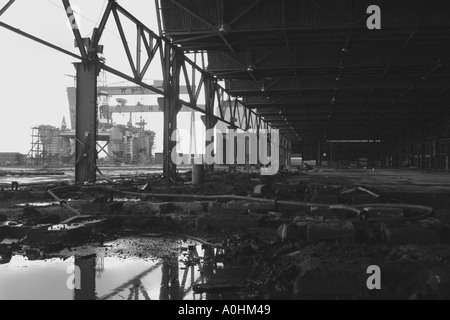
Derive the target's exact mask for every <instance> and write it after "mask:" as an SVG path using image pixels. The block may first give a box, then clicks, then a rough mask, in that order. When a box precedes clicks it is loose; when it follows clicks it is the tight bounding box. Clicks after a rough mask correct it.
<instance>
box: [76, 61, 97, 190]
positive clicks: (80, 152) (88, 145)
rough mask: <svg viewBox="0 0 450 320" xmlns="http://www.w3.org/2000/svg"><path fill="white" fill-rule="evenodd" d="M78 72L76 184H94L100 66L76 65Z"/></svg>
mask: <svg viewBox="0 0 450 320" xmlns="http://www.w3.org/2000/svg"><path fill="white" fill-rule="evenodd" d="M75 68H76V71H77V89H76V93H77V102H76V139H77V141H76V148H75V156H76V163H75V182H85V181H89V182H94V181H95V180H96V170H97V148H96V141H97V76H98V65H97V64H96V63H95V62H92V63H75Z"/></svg>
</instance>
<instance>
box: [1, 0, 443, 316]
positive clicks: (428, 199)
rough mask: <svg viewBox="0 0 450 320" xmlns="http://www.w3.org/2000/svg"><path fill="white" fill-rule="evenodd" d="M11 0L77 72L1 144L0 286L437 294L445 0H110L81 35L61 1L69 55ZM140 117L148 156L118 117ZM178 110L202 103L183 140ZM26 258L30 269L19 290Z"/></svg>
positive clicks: (109, 292)
mask: <svg viewBox="0 0 450 320" xmlns="http://www.w3.org/2000/svg"><path fill="white" fill-rule="evenodd" d="M17 1H20V0H17ZM15 2H16V1H15V0H9V1H6V5H5V6H4V7H3V8H2V9H0V27H2V28H5V29H7V30H9V31H11V32H13V33H16V34H17V37H25V38H27V39H28V40H29V41H34V42H38V43H40V44H41V45H44V46H47V47H49V48H50V49H52V50H53V51H52V52H54V54H56V55H68V56H70V57H72V58H73V59H74V66H75V69H76V77H75V86H74V87H69V88H67V96H68V108H69V110H70V119H69V122H66V119H64V120H63V121H62V125H61V127H60V128H56V127H52V126H47V125H41V126H38V127H35V128H33V133H32V137H31V138H32V142H31V146H32V147H31V151H30V153H29V154H28V156H25V155H20V154H13V153H8V154H6V153H5V154H0V187H2V189H1V190H0V299H21V298H30V299H36V298H38V299H74V300H78V299H84V300H96V299H98V300H109V299H112V300H126V299H128V300H228V299H230V300H304V299H306V300H309V299H327V300H329V299H333V300H334V299H338V300H344V299H351V300H355V299H356V300H358V299H364V300H422V299H433V300H446V299H449V298H450V266H449V264H450V212H449V210H448V208H449V206H450V173H449V156H450V148H449V146H450V136H449V130H450V108H449V99H450V5H449V4H448V3H447V2H446V1H444V0H435V1H432V2H429V3H428V2H425V1H423V0H385V1H382V0H373V1H368V0H239V1H238V0H217V1H211V0H155V12H153V13H151V14H152V17H153V15H154V17H155V18H156V19H157V22H158V26H159V30H151V29H150V28H148V27H147V26H146V25H145V23H144V22H142V21H140V20H139V19H137V18H136V17H135V16H134V15H133V14H132V13H131V12H130V11H128V10H127V4H126V3H125V2H123V4H122V3H121V4H119V3H118V2H117V1H115V0H108V1H105V5H104V10H103V14H102V16H101V19H99V22H98V26H97V27H96V28H95V29H94V30H93V32H92V33H91V35H90V36H89V37H83V36H82V34H81V33H80V31H79V30H78V27H77V24H76V20H77V16H76V15H75V14H74V12H73V11H72V9H71V3H70V1H69V0H62V1H60V4H61V7H62V9H64V10H61V14H63V15H64V14H66V15H67V18H68V19H69V21H70V22H71V24H72V33H73V35H72V36H73V38H74V40H75V47H74V48H70V49H71V50H68V49H66V48H61V47H59V46H57V45H55V44H52V43H50V42H47V41H46V40H43V39H40V38H38V37H36V36H34V35H33V34H30V33H27V32H25V31H22V30H20V29H17V28H15V27H14V26H12V25H9V24H7V23H5V22H2V17H1V16H2V15H3V14H5V15H7V14H8V10H12V9H11V8H13V7H14V3H15ZM125 21H126V23H127V24H128V26H130V25H131V26H132V27H131V28H127V27H125V25H126V24H125ZM108 28H109V29H112V28H115V30H117V32H118V36H117V38H116V42H117V43H118V44H119V45H120V47H121V48H122V50H123V53H124V55H123V56H124V57H126V59H125V60H124V63H125V64H126V65H127V67H128V68H127V70H128V71H124V70H122V69H118V68H115V67H112V66H110V65H108V63H109V62H108V59H105V57H108V46H107V45H103V38H104V36H103V34H104V31H105V30H108ZM136 38H137V41H136ZM131 39H134V40H133V41H135V44H134V45H131V42H132V40H131ZM151 68H158V70H160V71H161V72H162V75H163V77H162V80H153V81H150V82H149V81H147V80H146V75H147V74H148V73H149V70H150V69H151ZM104 74H111V75H114V76H116V77H119V78H121V79H123V80H124V81H127V85H123V86H117V85H108V84H107V83H105V82H104V81H102V77H104ZM130 96H151V97H153V98H154V101H155V102H154V103H149V104H140V103H137V104H134V103H132V102H128V101H127V99H128V97H130ZM154 112H159V113H162V114H163V132H162V133H161V134H162V141H163V146H162V147H163V152H162V153H161V154H155V153H154V152H153V149H154V143H155V136H157V135H158V133H155V131H152V126H153V125H154V123H151V121H150V122H149V123H147V122H145V121H144V120H143V119H142V117H141V119H140V122H137V123H135V124H134V125H133V123H132V121H131V119H132V114H134V113H139V114H144V113H154ZM122 113H123V114H129V115H130V120H129V122H128V123H127V125H119V124H116V123H115V122H114V121H113V119H114V117H115V115H116V114H122ZM181 113H191V115H192V117H194V116H195V114H197V115H198V114H200V115H201V123H199V122H197V123H195V122H191V132H190V137H189V138H190V140H191V142H190V148H189V150H188V152H187V154H186V152H184V154H183V152H180V150H179V148H178V144H179V142H180V139H181V138H183V134H182V133H179V132H177V129H178V126H179V123H178V122H179V120H178V116H179V115H180V114H181ZM192 119H193V118H192ZM192 121H193V120H192ZM199 127H201V128H200V129H201V130H203V131H204V132H212V134H211V135H208V134H204V135H201V136H200V138H199V139H203V140H204V141H200V142H201V145H202V148H201V150H200V151H199V152H192V145H193V144H197V141H193V140H195V139H196V138H197V137H198V135H197V136H196V135H195V130H197V129H198V128H199ZM203 131H202V132H203ZM197 140H198V139H197ZM194 149H195V148H194ZM101 153H103V154H104V155H106V157H105V158H104V159H102V160H100V159H99V154H101ZM198 153H200V154H198ZM180 156H187V157H185V160H184V161H183V162H177V161H176V159H177V158H178V157H180ZM198 156H200V157H198ZM211 158H212V161H207V160H205V159H209V160H211ZM11 163H12V164H14V166H9V167H8V165H6V164H11ZM48 263H50V264H51V266H52V268H54V270H57V271H58V272H59V273H58V272H56V271H52V272H50V271H48V270H47V269H46V268H48ZM46 266H47V267H46ZM14 267H27V270H26V271H23V272H22V273H21V272H18V271H16V272H13V271H12V269H13V268H14ZM67 268H72V269H71V270H72V271H71V272H72V273H73V278H71V281H72V280H73V281H72V282H73V285H72V282H71V283H70V284H71V285H69V282H68V281H66V278H67V272H66V269H67ZM26 272H28V273H32V274H38V273H39V272H41V273H42V274H45V275H46V277H44V278H45V279H46V281H44V280H42V281H40V282H36V283H35V284H33V286H35V287H36V290H33V291H30V292H28V293H25V292H27V291H26V290H24V289H25V288H26V287H27V286H28V285H29V283H25V282H21V280H20V276H23V274H25V273H26ZM2 274H3V276H2ZM380 276H381V278H380ZM80 279H81V280H80ZM380 279H381V280H380ZM2 288H8V289H2ZM2 291H3V292H2ZM247 311H248V310H247ZM264 311H265V310H257V311H255V310H252V312H259V313H260V314H264Z"/></svg>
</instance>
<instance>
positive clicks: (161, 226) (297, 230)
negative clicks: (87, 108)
mask: <svg viewBox="0 0 450 320" xmlns="http://www.w3.org/2000/svg"><path fill="white" fill-rule="evenodd" d="M308 171H309V169H308V168H306V169H305V170H303V171H296V172H288V171H281V172H280V173H278V174H277V175H275V176H269V177H261V176H260V175H258V174H256V173H252V172H235V173H230V172H220V171H218V172H214V173H209V172H208V173H206V175H205V178H204V182H203V183H202V184H199V185H193V184H192V176H191V172H187V173H185V174H181V175H179V176H177V177H171V178H166V177H162V176H160V175H152V176H140V177H139V176H138V177H133V178H129V177H128V178H117V179H111V180H110V181H100V182H98V183H97V184H95V185H66V184H64V183H63V184H62V185H61V184H58V183H54V184H48V185H43V186H39V187H33V188H28V187H22V186H14V190H2V191H0V263H1V264H5V263H8V262H9V261H10V260H11V257H12V256H13V255H14V254H24V255H26V256H27V257H28V259H29V260H36V259H45V258H46V257H49V256H55V255H58V254H59V253H60V252H62V251H63V250H66V251H67V250H69V251H70V250H71V249H72V248H76V247H79V246H82V245H85V244H90V245H97V246H102V245H103V243H105V242H106V241H110V240H113V239H120V238H126V237H127V236H130V235H145V234H147V235H166V236H168V235H170V236H172V237H174V236H178V237H180V238H186V237H190V238H193V239H197V240H199V241H201V243H203V244H204V246H205V250H206V248H209V249H208V250H211V248H213V249H216V250H218V251H217V252H216V253H217V254H214V255H210V256H207V257H203V258H198V257H196V256H194V255H192V254H188V259H187V260H186V263H188V264H195V265H203V266H205V265H208V262H211V261H214V262H215V263H217V262H220V263H224V264H238V265H247V266H251V267H252V268H254V269H255V274H254V277H253V279H252V280H251V281H250V280H249V279H248V278H244V279H242V281H241V282H239V283H220V284H219V283H217V284H211V283H209V284H207V285H206V284H205V285H198V286H196V287H195V288H194V290H195V291H197V292H216V291H217V292H220V293H221V292H226V291H230V290H231V291H233V290H234V291H238V292H241V293H242V294H241V298H262V299H301V298H307V299H310V298H325V299H378V298H381V299H448V298H450V279H449V276H450V272H449V271H450V268H449V263H450V249H449V248H450V246H449V244H450V238H449V236H448V234H449V229H450V223H449V219H448V218H447V216H446V214H447V213H446V212H445V211H442V210H441V211H439V212H435V211H434V210H433V209H432V208H431V207H428V206H425V205H411V204H408V203H402V201H400V200H396V199H391V198H389V197H388V196H386V195H384V194H383V192H381V191H380V190H376V188H373V187H368V186H364V185H355V184H354V183H351V182H349V181H346V180H345V179H328V178H326V177H325V178H317V177H314V176H310V175H308V173H307V172H308ZM305 172H306V173H305ZM219 249H220V250H219ZM142 251H143V250H141V254H142ZM160 255H163V253H160ZM197 258H198V259H197ZM371 265H377V266H379V267H380V268H381V269H382V270H383V288H382V290H376V291H371V290H368V289H367V287H366V280H367V277H368V275H367V268H368V267H369V266H371Z"/></svg>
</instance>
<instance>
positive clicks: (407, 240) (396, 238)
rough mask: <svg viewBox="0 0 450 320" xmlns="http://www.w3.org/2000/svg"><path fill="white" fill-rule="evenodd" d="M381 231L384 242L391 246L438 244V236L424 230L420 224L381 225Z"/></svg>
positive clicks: (426, 229) (429, 230) (432, 231)
mask: <svg viewBox="0 0 450 320" xmlns="http://www.w3.org/2000/svg"><path fill="white" fill-rule="evenodd" d="M382 230H383V233H384V238H385V240H386V242H387V243H388V244H391V245H404V244H419V245H430V244H437V243H439V234H438V233H437V232H436V231H434V230H431V229H428V228H424V227H423V225H421V224H420V223H412V224H402V225H392V224H391V225H387V224H382Z"/></svg>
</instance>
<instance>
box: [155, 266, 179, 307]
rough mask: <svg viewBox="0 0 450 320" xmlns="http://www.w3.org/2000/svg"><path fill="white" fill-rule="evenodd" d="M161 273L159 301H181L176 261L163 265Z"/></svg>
mask: <svg viewBox="0 0 450 320" xmlns="http://www.w3.org/2000/svg"><path fill="white" fill-rule="evenodd" d="M161 272H162V277H161V290H160V293H159V300H183V297H184V293H183V289H182V288H181V287H180V281H179V278H178V272H179V270H178V261H174V262H173V263H164V264H163V266H162V269H161Z"/></svg>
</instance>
